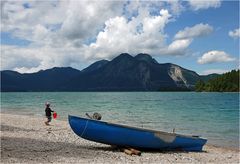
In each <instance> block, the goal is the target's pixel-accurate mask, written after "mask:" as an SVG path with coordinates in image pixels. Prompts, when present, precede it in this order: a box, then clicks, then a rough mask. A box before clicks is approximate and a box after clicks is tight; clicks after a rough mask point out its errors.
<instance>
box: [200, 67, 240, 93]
mask: <svg viewBox="0 0 240 164" xmlns="http://www.w3.org/2000/svg"><path fill="white" fill-rule="evenodd" d="M195 90H196V91H199V92H202V91H206V92H239V91H240V88H239V70H237V71H236V70H232V71H231V72H227V73H224V74H222V75H219V76H217V77H215V78H212V79H209V80H208V81H207V82H204V81H198V82H197V83H196V88H195Z"/></svg>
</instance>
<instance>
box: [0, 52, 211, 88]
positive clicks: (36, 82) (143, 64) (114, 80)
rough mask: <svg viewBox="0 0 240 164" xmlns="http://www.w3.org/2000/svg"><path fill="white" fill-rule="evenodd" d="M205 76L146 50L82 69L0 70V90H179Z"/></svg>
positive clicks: (190, 85) (121, 55)
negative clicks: (28, 71)
mask: <svg viewBox="0 0 240 164" xmlns="http://www.w3.org/2000/svg"><path fill="white" fill-rule="evenodd" d="M202 78H203V79H208V78H209V76H204V77H202V76H200V75H198V74H197V73H196V72H194V71H191V70H188V69H185V68H182V67H180V66H178V65H175V64H172V63H165V64H160V63H158V62H157V61H156V60H155V59H154V58H152V56H150V55H148V54H142V53H141V54H138V55H136V56H131V55H129V54H127V53H123V54H120V55H119V56H117V57H116V58H114V59H113V60H111V61H108V60H101V61H97V62H95V63H93V64H91V65H90V66H89V67H87V68H85V69H83V70H82V71H80V70H76V69H74V68H71V67H61V68H58V67H55V68H52V69H48V70H42V71H39V72H36V73H24V74H21V73H18V72H15V71H9V70H7V71H1V91H183V90H187V91H189V90H194V86H195V84H196V82H197V81H199V80H201V79H202Z"/></svg>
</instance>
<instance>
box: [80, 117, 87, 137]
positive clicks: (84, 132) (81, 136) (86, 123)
mask: <svg viewBox="0 0 240 164" xmlns="http://www.w3.org/2000/svg"><path fill="white" fill-rule="evenodd" d="M87 124H88V120H87V122H86V124H85V127H84V130H83V132H82V134H81V135H80V137H82V136H83V134H84V133H85V130H86V129H87Z"/></svg>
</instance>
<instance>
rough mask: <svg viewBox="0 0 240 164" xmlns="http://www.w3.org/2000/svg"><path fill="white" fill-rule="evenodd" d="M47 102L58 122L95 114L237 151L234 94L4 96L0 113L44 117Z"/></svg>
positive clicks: (26, 93) (237, 122) (55, 94)
mask: <svg viewBox="0 0 240 164" xmlns="http://www.w3.org/2000/svg"><path fill="white" fill-rule="evenodd" d="M46 101H49V102H50V103H51V108H52V110H55V111H57V113H58V115H59V119H62V120H67V116H68V114H71V115H77V116H84V117H85V113H86V112H87V113H89V114H93V113H94V112H98V113H100V114H101V115H102V120H103V121H110V122H114V123H120V124H126V125H132V126H136V127H143V128H150V129H155V130H162V131H167V132H172V130H173V128H175V132H176V133H180V134H190V135H200V136H201V137H203V138H207V139H208V143H209V144H214V145H218V146H225V147H234V148H238V146H239V93H196V92H9V93H5V92H3V93H1V112H3V113H14V114H23V115H37V116H44V110H45V102H46Z"/></svg>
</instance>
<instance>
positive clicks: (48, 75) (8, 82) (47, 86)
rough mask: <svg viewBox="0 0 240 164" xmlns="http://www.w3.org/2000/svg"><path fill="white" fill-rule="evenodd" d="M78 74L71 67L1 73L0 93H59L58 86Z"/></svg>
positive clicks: (77, 71) (78, 72)
mask: <svg viewBox="0 0 240 164" xmlns="http://www.w3.org/2000/svg"><path fill="white" fill-rule="evenodd" d="M80 73H81V71H79V70H76V69H73V68H71V67H65V68H63V67H54V68H52V69H48V70H44V71H42V70H41V71H39V72H36V73H24V74H20V73H18V72H15V71H1V91H59V87H60V86H62V85H64V84H65V83H66V82H67V81H68V80H69V79H72V78H73V77H75V76H77V75H79V74H80Z"/></svg>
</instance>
